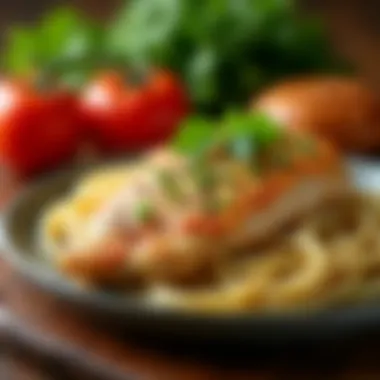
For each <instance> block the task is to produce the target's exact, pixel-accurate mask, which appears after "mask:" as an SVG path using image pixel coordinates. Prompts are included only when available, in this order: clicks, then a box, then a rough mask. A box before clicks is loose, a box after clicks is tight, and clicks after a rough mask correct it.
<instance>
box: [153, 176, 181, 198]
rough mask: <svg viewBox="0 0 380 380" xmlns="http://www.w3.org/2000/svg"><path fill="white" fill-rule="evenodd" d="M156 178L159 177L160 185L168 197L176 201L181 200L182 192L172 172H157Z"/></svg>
mask: <svg viewBox="0 0 380 380" xmlns="http://www.w3.org/2000/svg"><path fill="white" fill-rule="evenodd" d="M158 178H159V181H160V184H161V186H162V187H163V189H164V190H165V192H166V193H167V194H168V195H169V197H170V198H172V199H173V200H176V201H181V200H183V198H184V193H183V191H182V189H181V186H180V184H179V183H178V180H177V178H176V177H175V175H174V174H172V173H169V172H168V171H165V170H163V171H161V172H159V173H158Z"/></svg>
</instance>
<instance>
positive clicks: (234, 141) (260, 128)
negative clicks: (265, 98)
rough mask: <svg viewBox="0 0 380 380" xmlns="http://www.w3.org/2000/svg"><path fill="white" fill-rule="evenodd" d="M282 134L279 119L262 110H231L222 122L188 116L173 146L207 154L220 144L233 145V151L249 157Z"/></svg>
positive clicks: (197, 153) (237, 155)
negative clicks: (249, 111)
mask: <svg viewBox="0 0 380 380" xmlns="http://www.w3.org/2000/svg"><path fill="white" fill-rule="evenodd" d="M280 135H281V128H280V127H279V126H278V125H277V123H276V122H275V121H273V120H272V119H271V118H269V117H268V116H267V115H265V114H263V113H261V112H256V113H240V112H229V113H227V114H226V115H225V116H224V117H223V119H222V121H221V122H220V123H215V122H213V121H210V120H207V119H203V118H201V117H198V118H192V119H190V120H188V121H187V122H186V123H185V124H184V125H183V127H182V128H181V130H180V132H179V133H178V135H177V136H176V137H175V138H174V140H173V146H174V148H175V149H177V150H179V151H180V152H182V153H185V154H190V155H193V156H194V155H199V154H201V155H204V154H207V153H208V152H209V151H210V150H211V149H212V148H213V147H215V146H218V145H222V146H223V145H224V146H227V147H230V146H231V145H232V146H233V147H234V148H233V149H232V154H234V156H236V158H238V159H243V160H247V158H248V156H251V157H252V156H254V155H255V154H256V153H257V152H258V151H259V150H262V149H265V148H266V147H268V146H269V145H270V144H271V143H273V142H274V141H276V140H277V139H278V138H279V137H280ZM245 140H247V141H245Z"/></svg>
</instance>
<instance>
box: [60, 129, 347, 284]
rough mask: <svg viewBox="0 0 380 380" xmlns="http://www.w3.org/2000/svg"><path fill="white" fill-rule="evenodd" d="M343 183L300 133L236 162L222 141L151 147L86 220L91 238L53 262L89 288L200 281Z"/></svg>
mask: <svg viewBox="0 0 380 380" xmlns="http://www.w3.org/2000/svg"><path fill="white" fill-rule="evenodd" d="M349 188H350V187H349V186H348V181H347V179H346V175H345V171H344V169H343V165H342V163H341V161H340V159H339V157H338V156H337V155H336V153H335V152H334V150H333V149H331V148H330V146H329V145H328V144H326V143H325V142H323V141H319V140H318V141H317V140H315V139H314V138H311V137H309V136H308V135H304V134H302V135H300V134H287V135H285V136H284V137H282V138H281V141H277V142H276V143H274V144H271V145H270V146H268V147H267V148H266V149H265V150H263V151H260V153H259V154H257V155H255V157H248V158H247V157H244V158H243V159H242V158H241V157H237V155H236V152H235V153H232V152H231V149H227V148H226V147H224V146H218V147H216V148H213V149H211V150H210V151H209V152H208V153H207V154H206V155H202V156H201V157H197V158H194V157H192V158H189V157H186V156H183V155H180V154H178V153H175V152H173V151H170V150H166V149H162V150H158V151H156V152H154V153H152V154H150V155H149V156H148V157H146V158H144V159H143V160H142V161H140V162H139V163H137V164H136V165H135V167H134V168H133V170H132V172H131V173H128V174H126V181H125V185H124V186H123V188H122V189H121V191H120V192H119V193H118V194H117V195H116V196H115V197H114V198H113V199H110V200H109V202H107V203H106V204H105V205H104V207H102V208H101V209H100V210H99V212H97V213H96V214H95V216H94V218H93V219H92V220H91V221H90V223H89V225H88V231H89V236H91V239H90V240H91V244H88V242H86V244H85V246H83V247H81V246H78V247H75V248H74V247H73V248H72V249H70V250H68V252H66V253H65V254H64V255H62V256H61V257H60V263H59V264H60V267H61V268H62V270H63V271H64V272H66V273H67V274H68V275H70V276H71V277H74V278H77V279H81V280H84V281H87V282H89V283H91V284H95V285H102V284H105V283H106V284H113V285H120V286H123V285H125V283H131V282H132V283H138V284H148V283H150V282H164V283H189V282H190V283H198V282H204V281H207V279H210V278H213V276H216V275H217V270H218V267H219V266H220V265H221V264H222V263H223V261H224V260H225V259H226V258H228V257H231V256H232V255H238V254H241V252H242V251H246V249H247V248H249V250H250V252H254V251H255V247H256V246H257V245H258V244H261V243H262V242H263V241H264V240H266V239H274V238H275V236H276V234H278V233H279V232H280V231H281V230H282V229H283V228H284V227H285V226H287V225H289V224H291V223H294V222H295V221H296V220H299V219H300V218H302V216H303V215H304V214H306V213H309V212H312V210H313V209H314V208H315V207H323V206H324V205H325V204H327V203H328V202H331V200H333V199H334V197H340V196H341V195H342V194H344V193H347V192H348V191H349Z"/></svg>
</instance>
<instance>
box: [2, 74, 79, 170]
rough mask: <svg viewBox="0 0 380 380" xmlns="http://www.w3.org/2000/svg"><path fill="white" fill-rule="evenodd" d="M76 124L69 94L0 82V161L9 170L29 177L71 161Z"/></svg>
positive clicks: (76, 142) (76, 143)
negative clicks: (40, 90) (41, 90)
mask: <svg viewBox="0 0 380 380" xmlns="http://www.w3.org/2000/svg"><path fill="white" fill-rule="evenodd" d="M79 124H80V121H79V111H78V107H77V101H76V99H75V97H74V96H72V95H71V94H69V93H67V92H65V91H58V90H57V91H54V92H46V93H44V92H39V91H37V90H36V89H35V88H33V86H32V85H30V84H28V83H21V82H17V81H1V82H0V161H1V162H2V163H5V165H6V166H7V167H9V168H10V169H11V170H14V171H16V172H17V173H19V174H22V175H30V174H34V173H36V172H40V171H42V170H45V169H49V168H53V167H55V166H57V165H60V164H62V163H63V162H65V161H67V160H69V159H71V158H72V157H73V156H74V154H75V153H76V151H77V148H78V146H79V142H80V139H81V132H80V128H79V127H80V125H79Z"/></svg>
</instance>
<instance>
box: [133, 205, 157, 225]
mask: <svg viewBox="0 0 380 380" xmlns="http://www.w3.org/2000/svg"><path fill="white" fill-rule="evenodd" d="M134 216H135V218H136V220H137V221H138V222H140V223H149V222H152V221H153V220H154V218H155V216H156V213H155V210H154V207H153V205H152V204H151V203H149V202H144V201H141V202H139V203H137V204H136V205H135V208H134Z"/></svg>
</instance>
